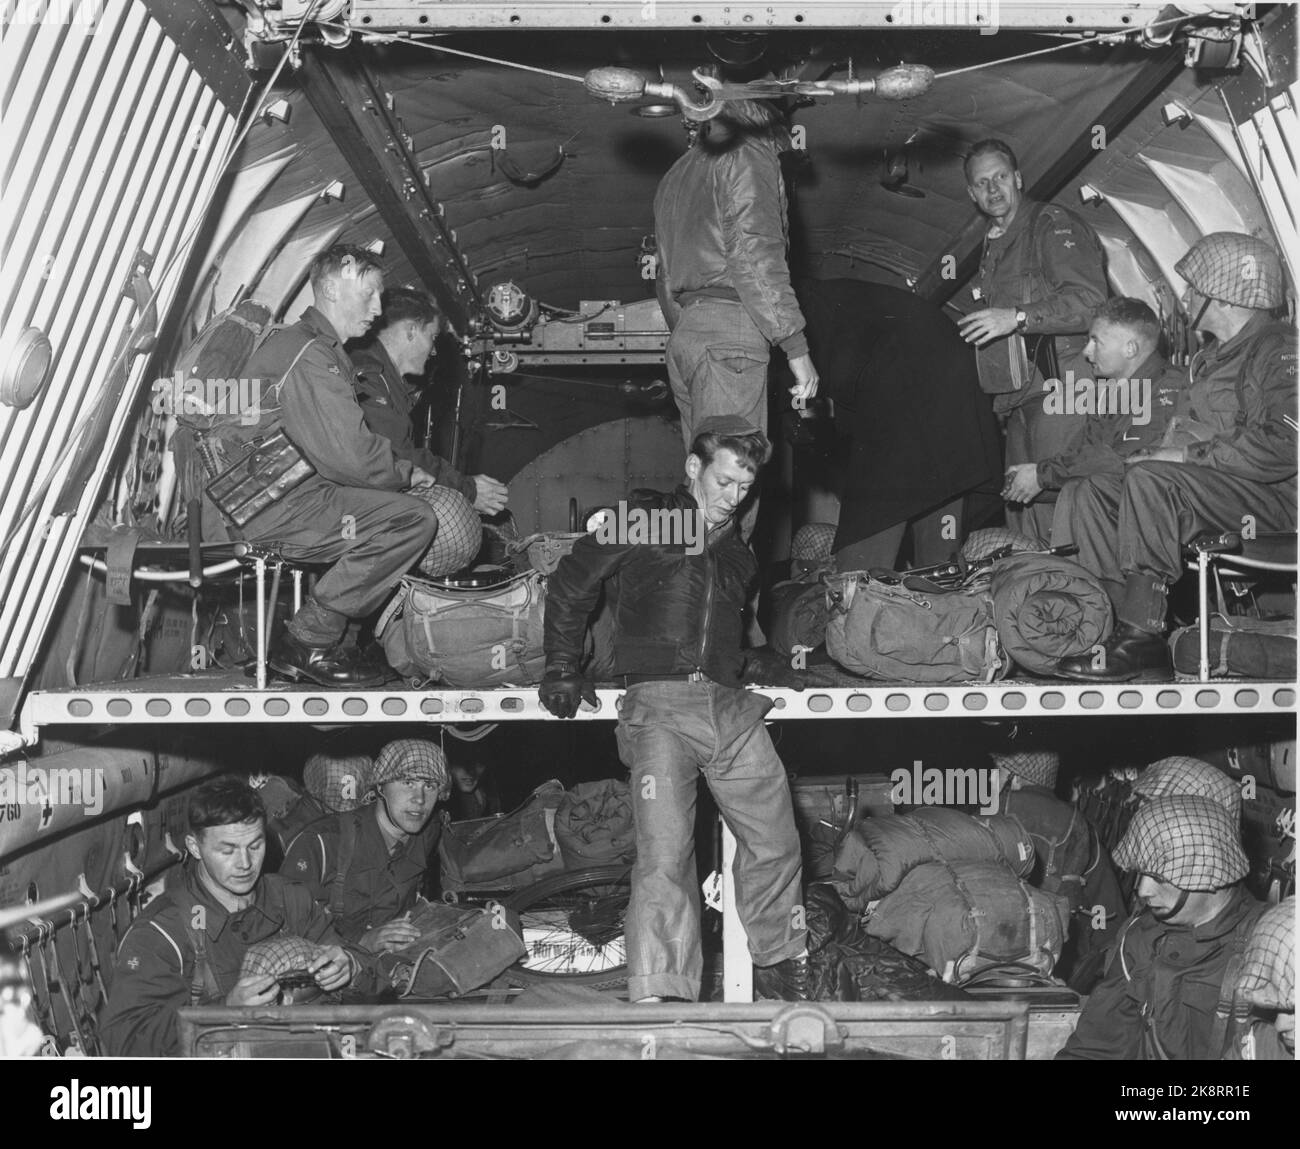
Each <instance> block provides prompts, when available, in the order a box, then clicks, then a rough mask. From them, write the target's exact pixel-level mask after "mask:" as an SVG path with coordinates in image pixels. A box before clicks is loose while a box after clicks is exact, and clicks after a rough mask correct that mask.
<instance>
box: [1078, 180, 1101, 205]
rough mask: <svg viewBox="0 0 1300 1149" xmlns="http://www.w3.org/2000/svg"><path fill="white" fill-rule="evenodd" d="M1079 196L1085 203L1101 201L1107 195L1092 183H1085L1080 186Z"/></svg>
mask: <svg viewBox="0 0 1300 1149" xmlns="http://www.w3.org/2000/svg"><path fill="white" fill-rule="evenodd" d="M1079 198H1080V199H1081V200H1083V202H1084V203H1101V201H1102V200H1103V199H1104V198H1105V197H1104V196H1103V195H1102V194H1101V192H1099V191H1098V190H1097V189H1096V188H1095V187H1093V186H1092V184H1084V185H1083V186H1082V187H1080V188H1079Z"/></svg>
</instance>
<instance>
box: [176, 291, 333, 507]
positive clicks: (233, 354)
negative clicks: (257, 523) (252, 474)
mask: <svg viewBox="0 0 1300 1149" xmlns="http://www.w3.org/2000/svg"><path fill="white" fill-rule="evenodd" d="M282 330H284V327H283V326H282V325H280V324H275V323H272V322H271V312H270V309H269V308H267V307H265V306H264V305H262V304H260V303H254V302H253V301H252V300H245V301H244V302H243V303H240V304H237V305H236V306H234V307H230V308H227V309H226V310H225V311H222V312H220V313H218V314H217V315H214V316H213V317H212V318H211V319H210V320H208V322H207V323H206V324H205V325H204V327H203V329H202V330H201V331H200V332H199V333H198V335H197V336H195V338H194V340H193V341H192V342H191V343H190V344H189V346H188V347H186V349H185V350H184V351H183V352H182V353H181V355H180V357H179V358H178V359H177V361H176V366H175V369H174V371H173V375H172V379H171V380H168V381H166V382H167V384H168V385H169V386H170V388H171V402H170V404H164V407H165V408H166V407H170V411H171V414H172V415H173V416H174V417H175V419H176V433H175V434H174V435H173V436H172V443H171V446H172V452H173V454H174V455H175V457H176V471H177V475H178V479H179V483H180V491H181V495H182V497H183V498H184V499H185V502H186V504H187V507H188V509H189V512H190V513H191V514H197V512H198V506H197V503H198V501H199V500H200V499H201V498H202V495H203V491H204V489H205V488H206V487H207V486H208V485H209V484H210V483H211V482H212V480H214V479H217V478H218V477H219V476H222V477H224V476H225V475H226V474H227V472H229V471H230V469H231V466H232V464H234V463H235V462H236V461H237V457H238V456H239V454H240V452H241V449H246V448H247V447H249V446H253V445H256V444H258V443H260V442H261V441H262V438H264V437H265V436H261V435H259V429H260V428H261V427H262V425H264V424H265V423H266V422H267V421H268V415H271V416H273V415H274V413H275V411H276V410H278V408H272V409H268V408H267V407H265V406H263V399H264V398H266V392H265V391H262V390H259V391H258V392H257V393H256V394H254V393H252V392H250V391H247V390H246V387H247V386H248V385H249V384H250V381H248V380H247V379H246V378H245V374H244V372H245V369H246V367H247V366H248V363H249V362H250V361H251V360H252V358H253V356H254V354H255V353H256V352H257V351H258V350H260V348H261V347H262V345H263V344H265V343H266V342H267V340H268V339H270V338H271V336H272V335H274V334H275V333H276V332H278V331H282ZM310 344H311V340H308V341H307V342H306V343H304V344H303V345H302V346H301V347H299V348H298V349H297V352H296V355H295V356H294V358H293V359H292V361H291V362H290V363H289V364H288V366H287V367H286V369H285V370H284V371H283V372H282V373H281V374H280V377H279V379H278V380H277V381H276V382H275V384H274V385H273V386H272V387H271V388H270V389H269V390H270V391H271V392H272V393H273V394H274V395H276V396H278V394H279V388H280V385H281V384H282V383H283V382H284V378H285V376H287V375H288V373H289V371H291V370H292V369H293V366H294V364H296V363H297V361H298V358H299V357H301V355H302V354H303V352H304V351H306V349H307V347H308V346H310ZM155 401H157V397H156V400H155ZM253 412H256V416H257V418H256V419H255V420H250V419H249V415H250V414H251V413H253ZM295 450H296V449H295ZM304 466H305V468H306V469H307V473H306V474H302V476H301V477H300V478H299V479H298V481H301V478H305V477H307V474H310V464H309V463H306V461H305V460H303V461H302V462H301V464H300V465H299V468H298V469H299V471H300V472H301V471H303V469H304ZM263 469H265V467H263ZM263 478H264V476H263ZM227 485H229V483H228V484H227ZM256 485H258V486H263V487H264V486H266V485H268V484H267V483H266V482H258V483H257V484H256ZM218 502H219V505H220V500H218ZM265 505H266V504H265V503H262V504H261V505H259V506H258V507H257V508H256V510H260V509H262V508H263V507H264V506H265ZM223 510H224V508H223ZM256 510H254V511H253V513H256ZM227 517H230V516H229V515H228V516H227ZM241 517H242V518H243V522H246V521H247V519H248V518H251V517H252V515H251V514H247V515H244V516H241ZM235 521H236V525H241V526H242V525H243V522H239V521H238V519H236V520H235Z"/></svg>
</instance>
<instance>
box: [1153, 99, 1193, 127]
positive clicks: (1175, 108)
mask: <svg viewBox="0 0 1300 1149" xmlns="http://www.w3.org/2000/svg"><path fill="white" fill-rule="evenodd" d="M1160 116H1161V118H1162V119H1163V120H1164V121H1165V123H1166V125H1168V126H1169V127H1171V128H1172V127H1173V126H1174V125H1175V124H1190V123H1191V122H1192V113H1191V112H1189V111H1188V110H1187V109H1186V108H1184V107H1183V105H1182V104H1180V103H1179V102H1178V101H1177V100H1170V101H1169V103H1167V104H1166V105H1165V106H1164V107H1163V108H1161V109H1160Z"/></svg>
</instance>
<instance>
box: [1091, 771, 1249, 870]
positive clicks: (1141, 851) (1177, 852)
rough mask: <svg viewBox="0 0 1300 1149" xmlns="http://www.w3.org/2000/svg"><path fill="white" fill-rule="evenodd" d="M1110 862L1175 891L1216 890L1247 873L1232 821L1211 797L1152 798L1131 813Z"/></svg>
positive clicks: (1226, 812)
mask: <svg viewBox="0 0 1300 1149" xmlns="http://www.w3.org/2000/svg"><path fill="white" fill-rule="evenodd" d="M1115 864H1116V865H1117V866H1119V867H1121V868H1122V869H1125V870H1137V871H1138V873H1141V874H1150V875H1151V877H1153V878H1157V879H1158V880H1160V881H1162V882H1168V883H1169V884H1170V885H1171V886H1174V887H1176V888H1177V889H1180V890H1186V891H1189V892H1196V891H1198V890H1221V889H1223V888H1224V887H1225V886H1230V885H1232V884H1233V882H1239V881H1241V879H1242V878H1244V877H1245V876H1246V873H1247V871H1248V870H1249V868H1250V864H1249V863H1248V862H1247V861H1246V855H1245V853H1244V851H1243V850H1242V848H1241V838H1240V835H1239V833H1238V830H1237V821H1236V820H1235V819H1234V818H1233V817H1232V815H1231V814H1229V813H1228V811H1227V810H1225V809H1224V808H1223V807H1222V806H1221V805H1219V803H1218V802H1216V801H1214V799H1213V798H1202V797H1199V796H1192V795H1178V796H1176V797H1173V796H1171V797H1165V798H1155V799H1153V800H1152V801H1150V802H1144V803H1143V804H1142V805H1141V806H1139V807H1138V811H1137V813H1136V814H1134V815H1133V821H1132V822H1130V823H1129V827H1128V831H1127V832H1126V833H1125V835H1124V837H1123V838H1122V839H1121V840H1120V843H1119V845H1118V846H1117V847H1116V848H1115Z"/></svg>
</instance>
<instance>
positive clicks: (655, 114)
mask: <svg viewBox="0 0 1300 1149" xmlns="http://www.w3.org/2000/svg"><path fill="white" fill-rule="evenodd" d="M630 111H631V112H632V114H633V115H634V116H640V117H641V118H642V119H643V120H662V119H666V118H667V117H669V116H680V115H681V114H682V113H681V111H680V110H679V109H678V107H677V105H676V104H637V106H636V107H635V108H632V109H630Z"/></svg>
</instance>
